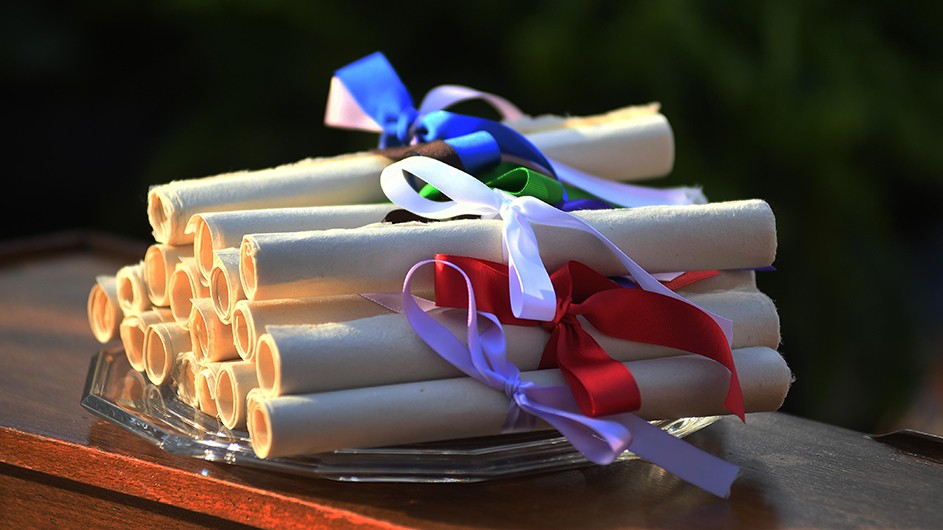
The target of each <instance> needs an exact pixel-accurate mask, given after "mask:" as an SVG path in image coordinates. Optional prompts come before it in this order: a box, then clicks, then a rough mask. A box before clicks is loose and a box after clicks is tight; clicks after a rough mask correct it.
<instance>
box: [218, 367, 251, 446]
mask: <svg viewBox="0 0 943 530" xmlns="http://www.w3.org/2000/svg"><path fill="white" fill-rule="evenodd" d="M258 386H259V383H258V380H257V379H256V378H255V365H254V364H253V363H251V362H248V361H229V362H225V363H222V364H221V365H220V369H219V371H218V372H217V373H216V411H217V416H219V419H220V421H222V422H223V425H225V426H226V427H228V428H230V429H240V428H245V426H246V396H247V395H248V394H249V391H250V390H252V389H253V388H257V387H258Z"/></svg>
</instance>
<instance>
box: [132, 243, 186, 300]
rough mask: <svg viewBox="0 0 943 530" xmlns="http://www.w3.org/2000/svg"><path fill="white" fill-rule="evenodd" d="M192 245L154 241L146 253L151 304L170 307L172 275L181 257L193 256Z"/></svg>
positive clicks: (145, 259) (146, 274) (145, 262)
mask: <svg viewBox="0 0 943 530" xmlns="http://www.w3.org/2000/svg"><path fill="white" fill-rule="evenodd" d="M192 257H193V246H192V245H180V246H175V245H164V244H161V243H154V244H152V245H151V246H149V247H147V251H146V252H145V253H144V277H145V278H146V279H147V294H148V296H149V297H150V300H151V304H153V305H155V306H158V307H170V300H168V298H167V293H168V291H169V290H170V275H171V274H173V271H174V269H176V267H177V264H178V263H180V260H181V258H192Z"/></svg>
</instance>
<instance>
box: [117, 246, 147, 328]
mask: <svg viewBox="0 0 943 530" xmlns="http://www.w3.org/2000/svg"><path fill="white" fill-rule="evenodd" d="M115 282H116V284H117V289H118V306H119V307H120V308H121V312H122V313H123V314H124V315H125V316H127V315H129V314H132V313H141V312H143V311H147V310H148V309H150V308H151V300H150V297H149V296H148V294H147V278H146V277H145V276H144V260H141V261H139V262H138V263H130V264H128V265H125V266H123V267H121V268H120V269H118V272H116V273H115Z"/></svg>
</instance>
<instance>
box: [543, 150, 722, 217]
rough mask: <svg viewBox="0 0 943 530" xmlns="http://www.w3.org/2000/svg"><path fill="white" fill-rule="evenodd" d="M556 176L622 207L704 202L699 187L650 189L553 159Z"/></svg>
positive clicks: (705, 200)
mask: <svg viewBox="0 0 943 530" xmlns="http://www.w3.org/2000/svg"><path fill="white" fill-rule="evenodd" d="M551 163H552V164H553V168H554V170H555V171H556V174H557V178H559V179H560V180H561V181H562V182H566V183H567V184H570V185H572V186H575V187H577V188H580V189H581V190H583V191H586V192H588V193H591V194H593V195H595V196H597V197H605V199H606V201H607V202H609V203H612V204H616V205H619V206H624V207H626V208H635V207H639V206H657V205H666V204H667V205H687V204H706V203H707V197H705V196H704V192H703V191H701V189H700V188H688V187H677V188H653V187H649V186H638V185H635V184H628V183H625V182H615V181H611V180H606V179H602V178H599V177H597V176H595V175H590V174H588V173H584V172H582V171H580V170H578V169H576V168H573V167H570V166H567V165H566V164H563V163H562V162H559V161H557V160H551Z"/></svg>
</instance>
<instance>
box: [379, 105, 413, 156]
mask: <svg viewBox="0 0 943 530" xmlns="http://www.w3.org/2000/svg"><path fill="white" fill-rule="evenodd" d="M418 117H419V111H417V110H416V109H414V108H412V107H406V108H404V109H402V110H400V112H399V113H398V114H394V115H391V116H388V117H387V118H386V120H385V122H384V127H383V132H384V136H383V137H382V139H381V143H382V144H383V147H389V146H394V145H409V144H411V143H412V139H413V138H414V136H415V133H414V127H415V124H416V118H418ZM394 139H395V141H393V140H394Z"/></svg>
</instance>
